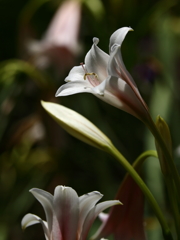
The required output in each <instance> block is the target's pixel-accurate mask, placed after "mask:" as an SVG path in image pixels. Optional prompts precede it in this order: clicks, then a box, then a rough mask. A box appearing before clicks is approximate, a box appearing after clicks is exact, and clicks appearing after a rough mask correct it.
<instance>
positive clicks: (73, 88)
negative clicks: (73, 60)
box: [56, 80, 92, 97]
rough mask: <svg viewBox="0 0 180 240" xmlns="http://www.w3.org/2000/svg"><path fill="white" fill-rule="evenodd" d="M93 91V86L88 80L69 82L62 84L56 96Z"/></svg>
mask: <svg viewBox="0 0 180 240" xmlns="http://www.w3.org/2000/svg"><path fill="white" fill-rule="evenodd" d="M83 92H92V86H91V85H90V83H89V82H88V81H87V80H84V81H83V82H81V81H74V82H68V83H66V84H64V85H62V86H61V87H60V88H59V89H58V90H57V92H56V97H62V96H68V95H73V94H76V93H83Z"/></svg>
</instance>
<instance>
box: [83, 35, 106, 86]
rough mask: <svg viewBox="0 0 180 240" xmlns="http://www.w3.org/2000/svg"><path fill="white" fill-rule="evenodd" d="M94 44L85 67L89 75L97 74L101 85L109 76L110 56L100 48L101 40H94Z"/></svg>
mask: <svg viewBox="0 0 180 240" xmlns="http://www.w3.org/2000/svg"><path fill="white" fill-rule="evenodd" d="M93 42H94V44H93V45H92V47H91V49H90V50H89V52H88V53H87V54H86V57H85V66H86V70H87V72H88V73H91V72H93V73H96V74H97V80H98V81H99V83H101V82H102V81H104V80H105V79H106V78H107V76H108V72H107V65H108V61H109V55H108V54H106V53H105V52H103V51H102V50H101V49H100V48H99V47H98V46H97V44H98V42H99V39H98V38H94V39H93Z"/></svg>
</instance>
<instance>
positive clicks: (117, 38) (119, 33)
mask: <svg viewBox="0 0 180 240" xmlns="http://www.w3.org/2000/svg"><path fill="white" fill-rule="evenodd" d="M129 31H133V29H132V28H130V27H122V28H119V29H118V30H116V31H115V32H114V33H113V34H112V35H111V37H110V43H109V52H110V53H111V51H112V46H113V45H114V44H117V45H119V46H121V44H122V42H123V41H124V38H125V36H126V34H127V33H128V32H129Z"/></svg>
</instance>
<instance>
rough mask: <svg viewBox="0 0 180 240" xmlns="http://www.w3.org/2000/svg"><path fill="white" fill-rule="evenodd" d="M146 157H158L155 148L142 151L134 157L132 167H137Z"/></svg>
mask: <svg viewBox="0 0 180 240" xmlns="http://www.w3.org/2000/svg"><path fill="white" fill-rule="evenodd" d="M148 157H155V158H158V155H157V152H156V151H155V150H148V151H146V152H143V153H142V154H141V155H139V157H137V158H136V160H135V161H134V163H133V165H132V166H133V167H134V168H135V169H136V168H137V167H139V166H140V165H141V164H142V163H143V162H144V161H145V160H146V158H148Z"/></svg>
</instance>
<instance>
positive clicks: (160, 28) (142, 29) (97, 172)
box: [0, 0, 180, 240]
mask: <svg viewBox="0 0 180 240" xmlns="http://www.w3.org/2000/svg"><path fill="white" fill-rule="evenodd" d="M60 4H62V1H60V0H51V1H48V0H34V1H33V0H29V1H24V0H17V1H13V0H1V2H0V19H1V21H0V29H1V32H0V41H1V44H0V60H1V63H0V106H1V107H0V122H1V124H0V195H1V197H0V239H1V240H11V239H13V240H15V239H18V240H20V239H35V238H38V239H43V238H44V236H43V232H42V229H41V226H35V227H34V228H33V230H32V229H31V228H30V229H27V230H26V231H27V233H26V234H24V233H23V232H22V230H21V227H20V222H21V219H22V217H23V215H24V214H26V213H27V212H32V213H35V214H37V215H41V216H43V215H42V214H43V211H42V210H41V208H40V207H39V206H40V205H39V203H37V202H35V201H34V199H33V197H32V196H31V194H30V193H29V192H28V190H29V189H31V188H32V187H38V188H43V189H46V190H47V191H50V192H53V190H54V188H55V186H56V185H58V184H62V185H68V186H71V187H73V188H74V189H76V191H77V192H78V194H79V195H81V194H84V193H86V192H89V191H92V190H98V191H100V192H102V193H103V194H104V195H105V197H104V199H112V198H113V197H114V196H115V193H116V191H117V189H118V186H119V184H120V182H121V180H122V178H123V176H124V174H125V172H124V170H123V169H122V168H121V166H120V165H119V164H118V163H117V162H116V161H115V160H114V159H112V158H111V157H110V156H108V155H106V154H105V153H103V152H100V151H99V150H97V149H94V148H92V147H90V146H88V145H86V144H84V143H82V142H80V141H78V140H76V139H74V138H73V137H71V136H70V135H68V134H67V133H66V132H64V131H63V130H62V129H60V127H59V126H58V125H57V124H56V123H55V122H54V121H53V120H52V119H51V118H50V117H49V116H48V115H47V114H46V113H45V111H44V110H43V109H42V107H41V105H40V100H41V99H42V100H47V101H54V102H61V104H63V105H65V106H67V107H69V108H72V109H73V110H75V111H77V112H79V113H81V114H82V115H84V116H85V117H87V118H88V119H89V120H90V121H92V122H93V123H94V124H96V125H97V126H98V127H99V128H100V129H101V130H102V131H103V132H104V133H105V134H106V135H107V136H108V137H109V138H110V139H111V140H112V141H113V143H114V144H115V145H116V146H117V147H118V148H119V150H120V151H121V152H122V153H123V154H124V155H125V156H126V157H127V159H128V160H129V161H130V162H133V161H134V159H135V158H136V157H137V156H138V155H139V154H140V153H141V152H142V151H144V150H146V149H149V148H150V149H155V147H154V143H153V139H152V137H151V136H150V134H149V133H148V132H147V131H146V130H145V128H144V126H143V125H142V123H141V122H140V121H138V120H137V119H135V118H134V117H133V116H130V115H128V114H126V113H124V112H121V111H119V110H118V109H115V108H113V107H111V106H109V105H107V104H106V103H104V102H101V101H99V100H98V99H96V98H95V97H94V96H92V95H88V94H79V95H74V96H69V97H64V98H60V99H55V98H54V95H55V92H56V90H57V88H58V87H59V86H60V85H62V84H63V81H64V78H65V77H66V75H67V73H68V72H69V70H70V69H71V67H73V65H72V66H70V67H68V68H67V69H65V70H64V71H63V72H61V73H57V69H55V68H54V67H51V68H47V69H38V68H37V67H36V66H35V65H33V62H32V61H31V59H30V58H26V57H24V54H22V53H24V52H25V50H24V49H25V44H26V42H25V41H26V40H27V38H30V39H33V38H35V39H36V40H38V39H41V38H42V36H43V34H44V33H45V31H46V29H47V27H48V24H49V22H50V20H51V18H52V17H53V15H54V13H55V11H56V9H57V8H58V6H59V5H60ZM122 26H131V27H132V28H133V29H134V30H135V32H130V33H129V34H128V36H127V38H126V40H125V41H124V43H123V46H122V56H123V59H124V62H125V65H126V67H127V69H128V70H129V71H130V73H131V74H132V75H133V77H134V79H135V81H136V83H137V85H138V87H139V89H140V92H141V93H142V96H143V98H144V99H145V100H146V102H147V104H148V105H149V108H150V111H151V113H152V115H153V117H154V118H155V117H156V116H157V115H158V114H160V115H161V116H162V117H163V118H164V119H166V121H167V122H168V124H169V126H170V129H171V133H172V140H173V151H174V155H175V161H176V164H177V166H178V168H180V164H179V162H180V161H179V160H180V130H179V123H180V95H179V91H180V82H179V78H180V67H179V64H180V44H179V42H180V2H179V1H169V0H162V1H155V0H151V1H150V0H149V1H148V0H147V1H142V0H96V1H95V0H94V1H88V0H84V1H82V10H81V24H80V31H79V42H80V44H81V52H80V54H79V55H77V56H76V57H75V65H79V63H80V62H82V61H83V60H84V56H85V54H86V52H87V51H88V50H89V48H90V47H91V44H92V38H93V37H98V38H99V39H100V42H99V46H100V47H101V48H102V49H103V50H104V51H106V52H108V42H109V37H110V35H111V34H112V33H113V31H115V30H116V29H117V28H119V27H122ZM154 161H156V160H154ZM154 161H152V160H149V161H148V162H147V164H146V166H145V168H146V171H145V174H144V177H145V178H146V179H147V182H148V184H149V185H150V188H151V189H152V191H153V192H154V194H155V195H156V198H157V199H158V201H159V202H160V203H161V204H162V207H163V208H164V209H165V211H167V209H166V204H167V203H168V199H166V197H165V196H166V193H165V192H164V187H163V185H162V182H161V180H162V176H161V173H160V171H159V164H158V163H154ZM154 164H155V165H154ZM157 186H159V188H158V189H160V190H158V191H156V189H155V187H157ZM39 213H40V214H39ZM147 214H149V211H147ZM152 219H153V218H151V215H150V217H149V215H147V222H148V223H149V224H147V228H148V231H150V230H151V231H150V234H149V238H150V239H158V237H157V236H156V234H157V233H156V232H155V231H152V230H154V229H158V224H157V223H156V221H155V220H154V219H153V220H152ZM153 233H154V235H153ZM158 236H159V235H158Z"/></svg>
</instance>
